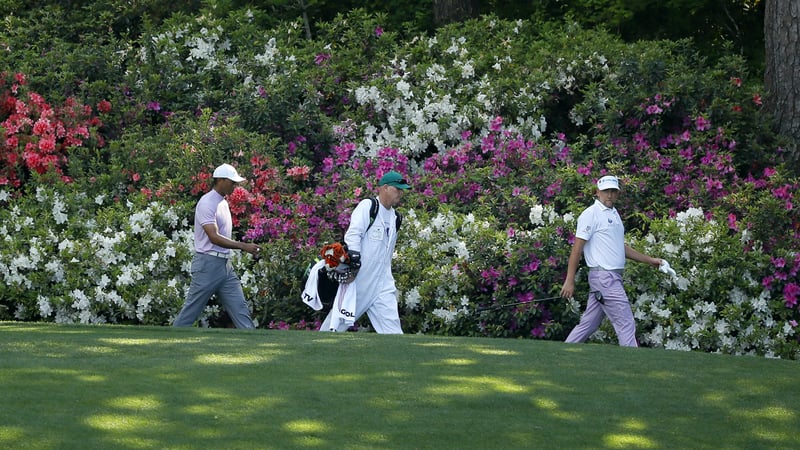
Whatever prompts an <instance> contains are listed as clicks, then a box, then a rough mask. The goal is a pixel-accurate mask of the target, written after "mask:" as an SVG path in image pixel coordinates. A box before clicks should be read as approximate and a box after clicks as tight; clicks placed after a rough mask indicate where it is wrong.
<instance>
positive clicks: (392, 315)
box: [320, 199, 403, 334]
mask: <svg viewBox="0 0 800 450" xmlns="http://www.w3.org/2000/svg"><path fill="white" fill-rule="evenodd" d="M378 205H379V206H378V214H377V216H376V217H375V221H374V222H373V223H372V226H370V225H369V210H370V206H371V200H370V199H364V200H361V202H359V204H358V205H357V206H356V207H355V209H354V210H353V213H352V215H351V216H350V226H349V227H348V229H347V232H346V233H345V235H344V241H345V243H346V244H347V248H348V250H350V251H353V250H354V251H357V252H360V253H361V269H360V270H359V272H358V275H357V276H356V279H355V280H354V281H353V282H352V283H350V284H349V285H346V286H347V289H352V288H353V287H355V289H356V308H355V317H354V318H353V319H354V320H358V319H359V318H360V317H361V316H362V315H363V314H364V313H365V312H366V313H367V316H368V317H369V320H370V323H371V324H372V327H373V328H374V329H375V331H376V332H377V333H381V334H402V333H403V330H402V328H401V327H400V316H399V314H398V310H397V288H396V287H395V284H394V276H393V275H392V255H393V254H394V246H395V244H396V243H397V228H396V216H395V210H394V208H390V209H386V208H385V207H384V206H383V205H382V204H381V203H380V201H378ZM368 227H369V229H367V228H368ZM342 287H343V286H340V287H339V288H340V290H341V289H342ZM339 297H340V295H339V294H337V300H336V301H334V306H333V308H334V309H336V307H337V303H338V299H339ZM332 316H333V311H332V312H331V313H328V316H327V317H326V318H325V321H324V322H323V323H322V326H320V331H346V330H347V328H348V325H347V324H346V323H344V322H341V323H339V324H336V323H331V322H332Z"/></svg>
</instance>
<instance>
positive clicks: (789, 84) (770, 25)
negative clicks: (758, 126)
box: [764, 0, 800, 163]
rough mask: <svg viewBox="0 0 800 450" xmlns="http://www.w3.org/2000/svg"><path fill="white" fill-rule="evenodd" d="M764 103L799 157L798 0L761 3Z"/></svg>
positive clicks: (795, 157)
mask: <svg viewBox="0 0 800 450" xmlns="http://www.w3.org/2000/svg"><path fill="white" fill-rule="evenodd" d="M764 47H765V54H766V55H765V64H764V85H765V87H766V90H767V92H766V94H767V95H766V99H765V101H766V106H767V109H768V110H769V111H770V112H772V113H773V115H774V116H775V120H776V124H777V127H778V132H779V133H780V134H782V135H783V136H785V137H787V138H790V139H791V140H792V143H791V144H790V148H789V149H788V150H789V151H790V152H791V155H792V159H793V160H794V161H795V163H796V162H797V161H798V160H800V158H799V157H800V154H798V145H797V144H798V142H800V0H766V4H765V5H764Z"/></svg>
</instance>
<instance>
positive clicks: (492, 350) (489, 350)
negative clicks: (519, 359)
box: [467, 345, 519, 356]
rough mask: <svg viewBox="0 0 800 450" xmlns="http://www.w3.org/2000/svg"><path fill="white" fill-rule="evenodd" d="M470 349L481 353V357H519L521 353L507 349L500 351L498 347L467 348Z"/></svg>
mask: <svg viewBox="0 0 800 450" xmlns="http://www.w3.org/2000/svg"><path fill="white" fill-rule="evenodd" d="M467 348H468V349H470V350H472V351H473V352H475V353H479V354H481V355H497V356H518V355H519V352H515V351H512V350H507V349H500V348H496V347H480V346H477V345H470V346H469V347H467Z"/></svg>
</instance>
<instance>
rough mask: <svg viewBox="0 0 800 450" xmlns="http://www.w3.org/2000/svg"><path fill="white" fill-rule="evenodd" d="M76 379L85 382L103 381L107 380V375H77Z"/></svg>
mask: <svg viewBox="0 0 800 450" xmlns="http://www.w3.org/2000/svg"><path fill="white" fill-rule="evenodd" d="M75 378H76V379H78V380H81V381H85V382H87V383H105V382H106V381H108V377H106V376H104V375H96V374H95V375H82V374H81V375H77V376H76V377H75Z"/></svg>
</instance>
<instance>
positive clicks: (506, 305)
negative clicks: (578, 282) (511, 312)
mask: <svg viewBox="0 0 800 450" xmlns="http://www.w3.org/2000/svg"><path fill="white" fill-rule="evenodd" d="M560 298H561V297H560V296H556V297H545V298H537V299H533V300H527V301H524V302H514V303H504V304H501V305H492V306H480V307H478V308H476V309H475V312H483V311H489V310H492V309H502V308H507V307H509V306H518V305H527V304H529V303H541V302H546V301H550V300H558V299H560Z"/></svg>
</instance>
